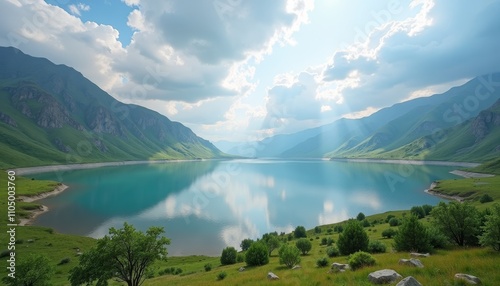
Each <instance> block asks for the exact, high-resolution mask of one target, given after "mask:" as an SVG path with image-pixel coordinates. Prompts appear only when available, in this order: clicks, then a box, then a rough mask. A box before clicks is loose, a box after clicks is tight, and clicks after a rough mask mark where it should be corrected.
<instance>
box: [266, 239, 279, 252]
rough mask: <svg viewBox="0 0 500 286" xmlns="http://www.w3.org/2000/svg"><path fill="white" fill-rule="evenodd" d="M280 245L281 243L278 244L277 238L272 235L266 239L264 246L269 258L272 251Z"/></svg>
mask: <svg viewBox="0 0 500 286" xmlns="http://www.w3.org/2000/svg"><path fill="white" fill-rule="evenodd" d="M280 244H281V242H280V240H279V238H278V236H274V235H272V236H271V237H269V238H268V239H267V241H266V245H267V250H268V251H269V256H271V253H272V252H273V250H275V249H277V248H279V247H280Z"/></svg>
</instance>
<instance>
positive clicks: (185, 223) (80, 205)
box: [31, 159, 457, 255]
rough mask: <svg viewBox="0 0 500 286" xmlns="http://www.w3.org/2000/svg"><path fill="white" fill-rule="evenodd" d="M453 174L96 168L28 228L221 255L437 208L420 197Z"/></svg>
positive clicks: (68, 175)
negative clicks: (302, 231)
mask: <svg viewBox="0 0 500 286" xmlns="http://www.w3.org/2000/svg"><path fill="white" fill-rule="evenodd" d="M456 168H457V167H449V166H430V165H401V164H384V163H354V162H335V161H321V160H297V161H293V160H292V161H280V160H258V159H256V160H231V161H210V160H209V161H193V162H170V163H162V164H150V165H146V164H145V165H130V166H120V167H102V168H96V169H87V170H74V171H67V172H64V173H63V174H59V175H60V176H58V175H57V174H54V173H44V174H38V175H32V176H31V177H34V178H36V179H53V180H58V179H62V182H63V183H64V184H66V185H68V186H69V187H70V188H69V189H68V190H66V191H65V192H63V193H62V194H60V195H58V196H54V197H49V198H46V199H44V200H41V201H40V203H42V204H44V205H46V206H48V207H49V209H50V211H49V212H47V213H45V214H42V215H40V216H39V217H37V219H36V220H35V221H34V224H35V225H43V226H49V227H52V228H54V229H56V230H57V231H59V232H63V233H72V234H79V235H85V236H91V237H102V236H104V235H105V234H107V233H108V229H109V228H110V227H121V226H122V225H123V222H125V221H126V222H129V223H131V224H133V225H134V226H135V227H136V228H138V229H141V230H146V229H147V228H148V227H150V226H162V227H164V228H165V231H166V236H167V237H169V238H170V239H171V245H170V246H169V255H190V254H205V255H220V253H221V251H222V249H223V248H224V247H226V246H234V247H236V248H237V249H239V244H240V242H241V241H242V240H243V239H244V238H252V239H256V238H257V237H260V236H262V234H264V233H266V232H271V231H278V233H279V232H282V231H284V232H290V231H291V230H293V229H294V228H295V227H296V226H297V225H303V226H305V227H306V228H308V229H309V228H313V227H314V226H316V225H321V224H327V223H333V222H338V221H342V220H345V219H347V218H350V217H355V216H356V215H357V214H358V213H359V212H363V213H364V214H365V215H369V214H374V213H380V212H384V211H388V210H398V209H409V208H411V207H412V206H414V205H422V204H433V205H434V204H437V203H438V202H439V201H441V199H440V198H437V197H434V196H431V195H428V194H426V193H424V190H425V189H426V188H428V187H429V185H430V184H431V183H432V182H433V181H435V180H438V179H446V178H456V176H455V175H452V174H450V173H449V172H450V171H451V170H454V169H456Z"/></svg>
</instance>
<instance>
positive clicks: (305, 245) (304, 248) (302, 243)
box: [295, 238, 312, 255]
mask: <svg viewBox="0 0 500 286" xmlns="http://www.w3.org/2000/svg"><path fill="white" fill-rule="evenodd" d="M295 246H296V247H297V248H298V249H299V250H300V251H301V252H302V255H306V254H307V253H308V252H309V251H310V250H311V248H312V243H311V242H310V241H309V240H307V239H306V238H301V239H299V240H297V242H296V243H295Z"/></svg>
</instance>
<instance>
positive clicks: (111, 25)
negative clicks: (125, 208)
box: [0, 0, 500, 142]
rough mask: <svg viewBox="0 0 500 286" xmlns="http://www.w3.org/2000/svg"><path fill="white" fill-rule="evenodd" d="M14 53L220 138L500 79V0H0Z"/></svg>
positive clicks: (245, 137)
mask: <svg viewBox="0 0 500 286" xmlns="http://www.w3.org/2000/svg"><path fill="white" fill-rule="evenodd" d="M0 11H1V12H0V13H1V17H0V46H14V47H16V48H18V49H20V50H22V51H23V52H24V53H27V54H30V55H32V56H37V57H45V58H48V59H49V60H51V61H52V62H54V63H56V64H65V65H68V66H71V67H73V68H75V69H76V70H78V71H80V72H81V73H82V74H83V75H84V76H85V77H87V78H88V79H90V80H91V81H93V82H94V83H96V84H97V85H98V86H99V87H101V88H102V89H103V90H105V91H107V92H108V93H109V94H110V95H112V96H113V97H115V98H116V99H118V100H120V101H123V102H125V103H133V104H139V105H142V106H145V107H147V108H150V109H153V110H155V111H157V112H159V113H161V114H163V115H165V116H167V117H168V118H170V119H171V120H174V121H179V122H181V123H183V124H184V125H186V126H188V127H189V128H191V129H192V130H193V131H194V132H195V133H197V134H198V135H199V136H201V137H203V138H205V139H208V140H211V141H212V142H216V141H219V140H229V141H253V140H259V139H263V138H265V137H267V136H270V135H274V134H281V133H292V132H296V131H300V130H303V129H306V128H311V127H316V126H320V125H324V124H328V123H331V122H333V121H335V120H337V119H339V118H341V117H345V118H359V117H364V116H368V115H370V114H372V113H373V112H376V111H377V110H379V109H381V108H384V107H387V106H391V105H393V104H395V103H398V102H401V101H405V100H408V99H412V98H417V97H421V96H430V95H432V94H436V93H441V92H444V91H446V90H447V89H449V88H450V87H452V86H455V85H460V84H462V83H464V82H466V81H467V80H469V79H471V78H473V77H475V76H478V75H482V74H487V73H490V72H495V71H499V68H498V67H499V66H500V54H499V53H498V51H500V17H498V15H499V14H500V1H498V0H497V1H488V0H484V1H465V0H459V1H452V0H442V1H433V0H420V1H403V0H389V1H362V0H352V1H340V0H316V1H314V0H273V1H270V0H197V1H195V0H164V1H156V0H80V1H70V0H51V1H42V0H0Z"/></svg>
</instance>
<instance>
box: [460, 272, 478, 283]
mask: <svg viewBox="0 0 500 286" xmlns="http://www.w3.org/2000/svg"><path fill="white" fill-rule="evenodd" d="M455 278H456V279H462V280H464V281H466V282H467V283H469V284H473V285H479V284H481V280H480V279H479V278H477V277H476V276H474V275H470V274H464V273H457V274H455Z"/></svg>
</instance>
